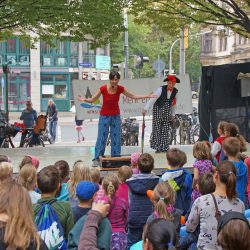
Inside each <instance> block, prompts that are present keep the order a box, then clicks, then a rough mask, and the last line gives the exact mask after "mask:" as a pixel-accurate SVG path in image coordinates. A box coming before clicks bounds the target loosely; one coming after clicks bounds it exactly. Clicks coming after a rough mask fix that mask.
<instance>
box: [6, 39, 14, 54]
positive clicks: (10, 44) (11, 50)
mask: <svg viewBox="0 0 250 250" xmlns="http://www.w3.org/2000/svg"><path fill="white" fill-rule="evenodd" d="M6 48H7V53H13V54H15V53H16V38H12V39H9V40H7V47H6Z"/></svg>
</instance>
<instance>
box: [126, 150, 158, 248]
mask: <svg viewBox="0 0 250 250" xmlns="http://www.w3.org/2000/svg"><path fill="white" fill-rule="evenodd" d="M138 168H139V170H140V173H139V174H133V175H132V177H131V178H130V179H128V180H127V182H126V183H127V184H128V186H129V199H130V201H129V203H130V204H129V217H128V247H130V246H132V245H133V244H134V243H136V242H138V241H140V240H141V239H142V231H143V227H144V225H145V224H146V221H147V219H148V216H149V215H150V214H152V212H153V204H152V202H151V201H150V199H149V198H148V197H147V194H146V192H147V190H149V189H154V188H155V186H156V185H157V184H158V182H159V177H158V176H156V175H155V174H153V173H151V172H152V170H153V169H154V158H153V157H152V156H151V155H150V154H148V153H144V154H142V155H141V156H140V157H139V159H138Z"/></svg>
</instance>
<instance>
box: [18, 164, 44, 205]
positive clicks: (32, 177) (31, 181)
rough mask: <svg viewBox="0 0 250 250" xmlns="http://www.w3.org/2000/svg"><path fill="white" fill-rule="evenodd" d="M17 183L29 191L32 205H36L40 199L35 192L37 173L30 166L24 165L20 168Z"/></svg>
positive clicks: (39, 195)
mask: <svg viewBox="0 0 250 250" xmlns="http://www.w3.org/2000/svg"><path fill="white" fill-rule="evenodd" d="M18 182H19V183H20V184H21V185H22V186H23V187H25V188H26V189H27V190H28V191H29V195H30V198H31V202H32V204H35V203H37V202H38V200H40V199H41V194H39V193H37V192H36V191H35V189H36V187H37V172H36V168H35V167H34V166H33V165H32V164H29V163H28V164H25V165H24V166H23V167H22V168H21V170H20V172H19V177H18Z"/></svg>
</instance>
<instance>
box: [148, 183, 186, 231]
mask: <svg viewBox="0 0 250 250" xmlns="http://www.w3.org/2000/svg"><path fill="white" fill-rule="evenodd" d="M150 198H151V201H152V202H153V204H154V212H153V213H152V214H151V215H150V216H149V217H148V220H147V223H149V222H151V221H152V220H154V219H158V218H163V219H166V220H168V221H171V222H173V223H174V225H175V227H176V231H177V233H179V231H180V226H181V224H180V218H181V211H180V210H179V209H176V208H174V204H175V199H176V192H175V191H174V189H173V188H172V187H171V186H170V185H169V183H168V182H167V181H166V182H160V183H159V184H157V185H156V187H155V189H154V191H153V194H152V197H150Z"/></svg>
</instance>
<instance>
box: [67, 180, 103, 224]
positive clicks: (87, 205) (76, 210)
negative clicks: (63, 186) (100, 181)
mask: <svg viewBox="0 0 250 250" xmlns="http://www.w3.org/2000/svg"><path fill="white" fill-rule="evenodd" d="M98 189H99V186H98V185H97V184H96V183H95V182H92V181H80V182H79V183H78V184H77V186H76V196H77V198H78V200H79V203H78V205H77V206H75V207H73V208H72V210H73V216H74V224H75V223H76V222H77V221H78V220H79V219H80V218H81V217H82V216H83V215H85V214H86V213H87V212H88V211H89V210H90V209H91V206H92V202H93V199H94V196H95V194H96V192H97V191H98Z"/></svg>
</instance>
